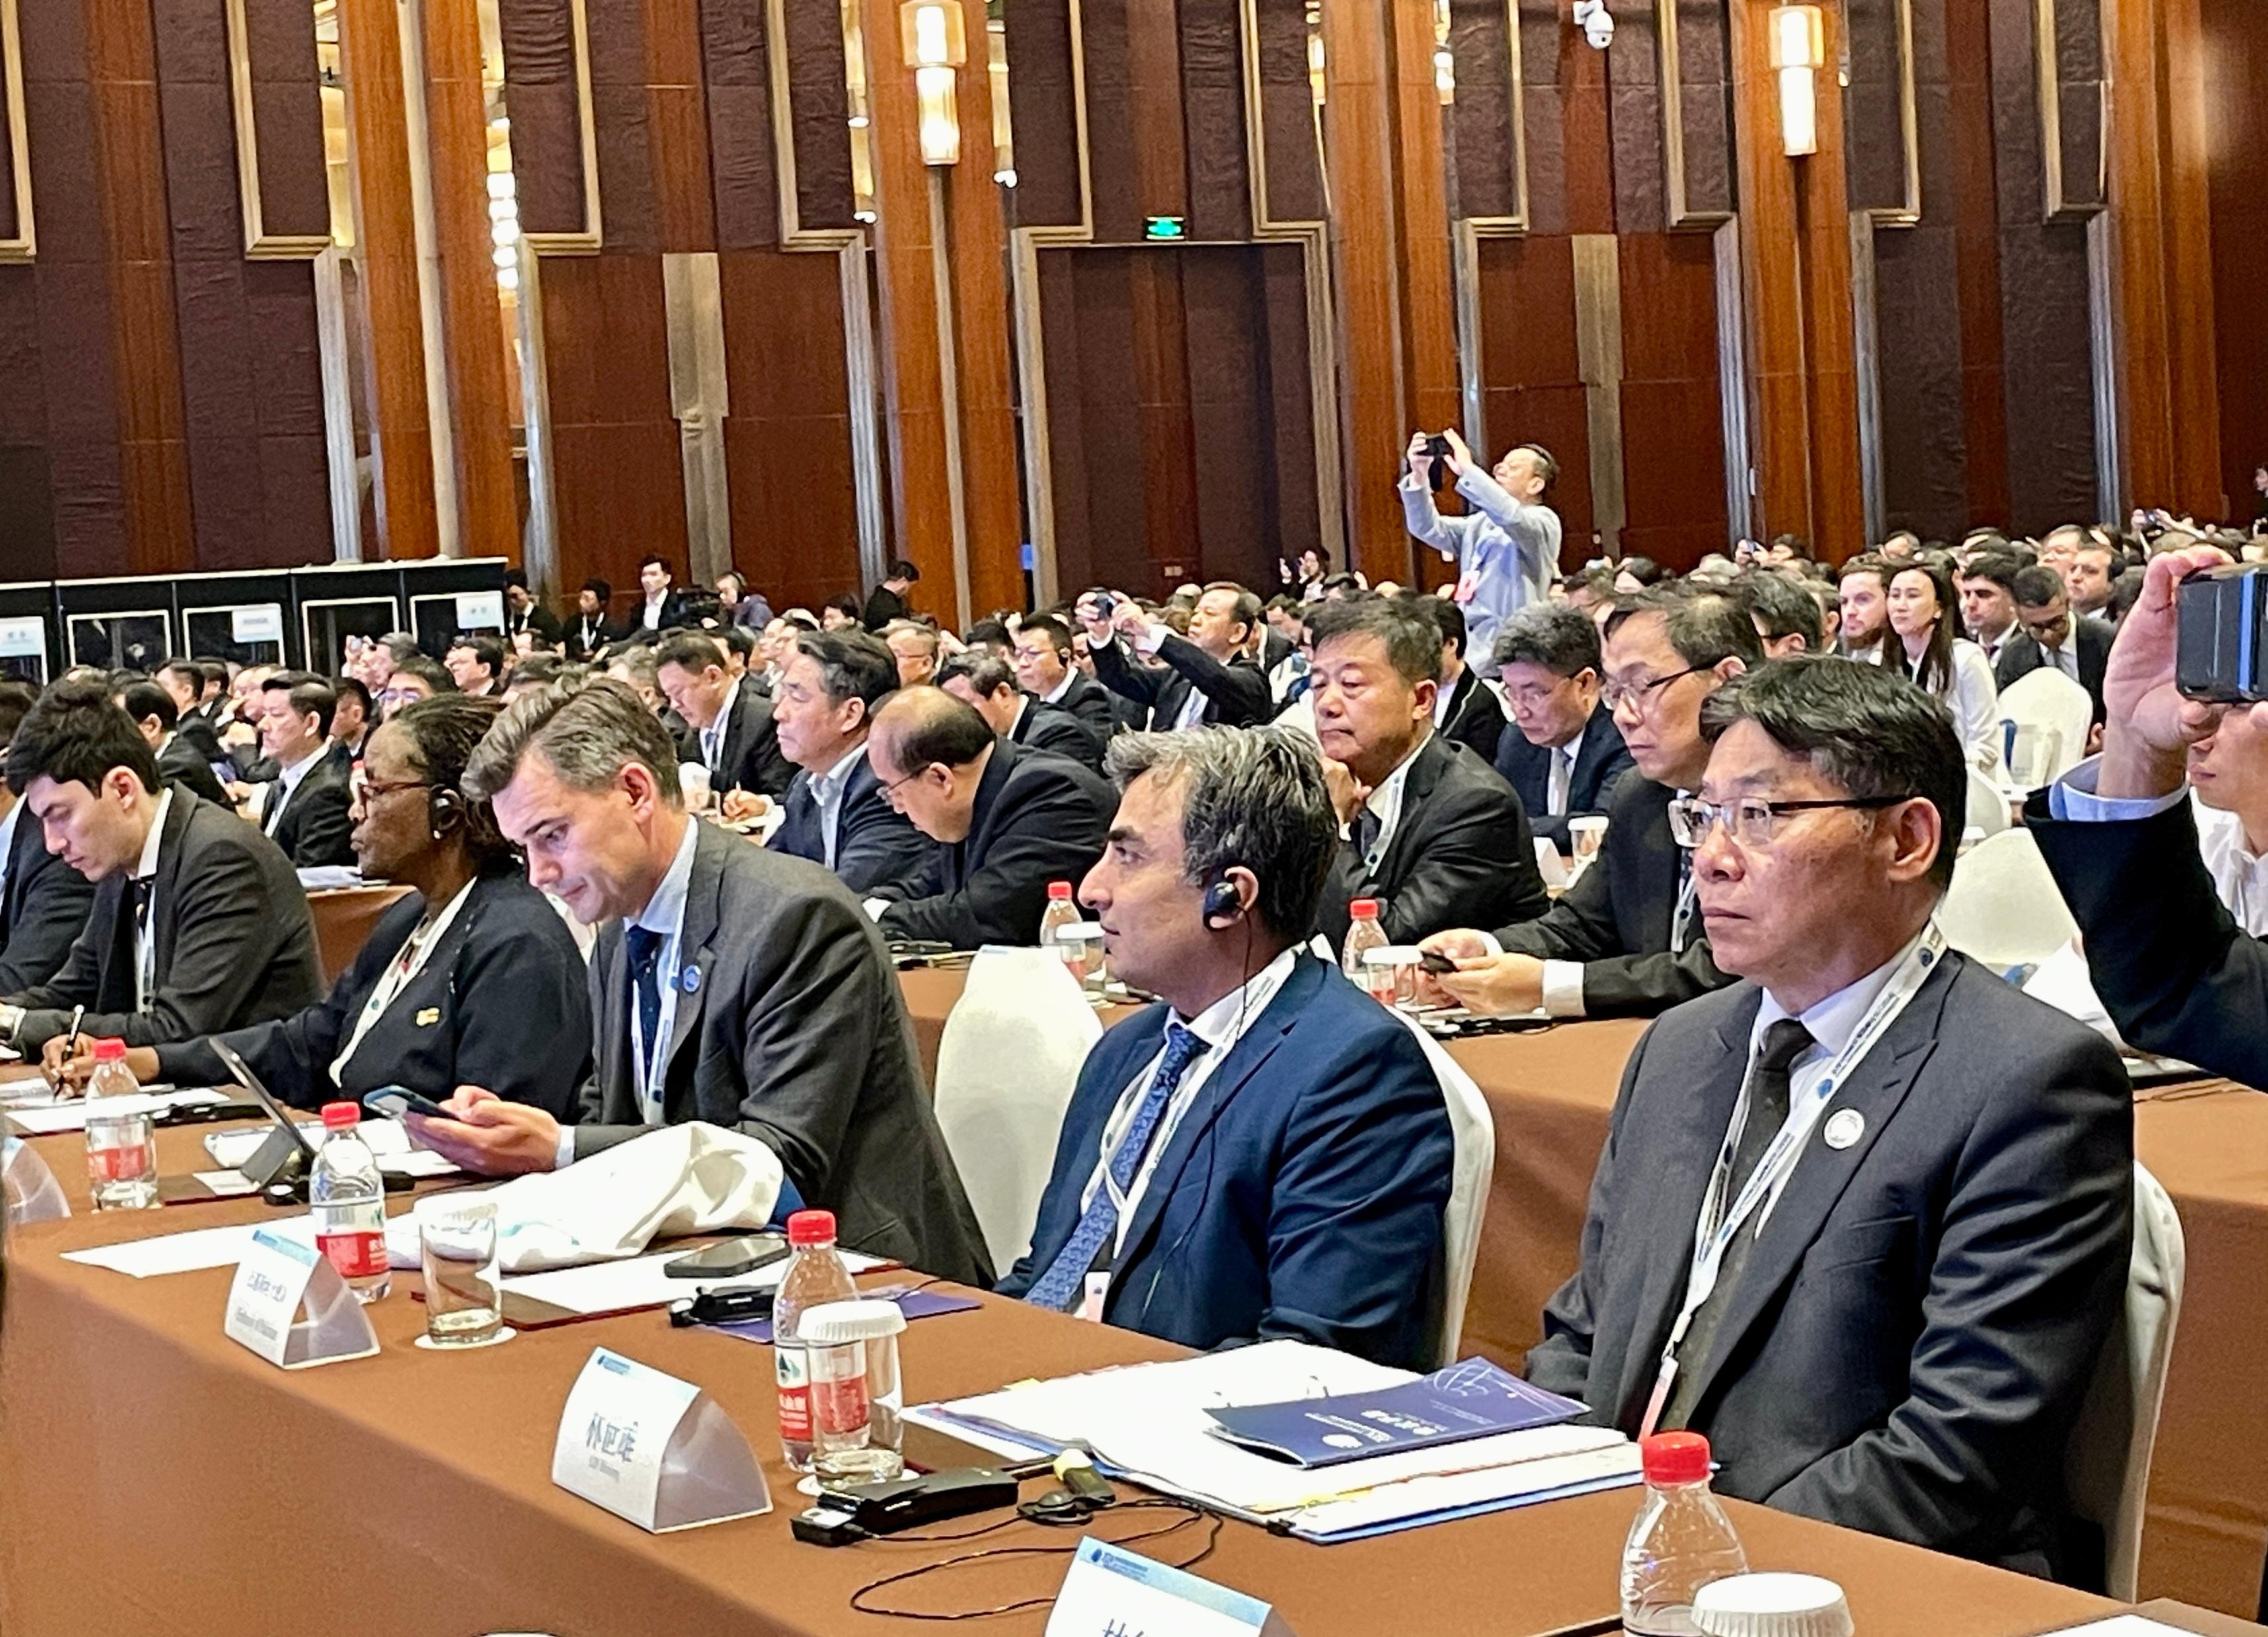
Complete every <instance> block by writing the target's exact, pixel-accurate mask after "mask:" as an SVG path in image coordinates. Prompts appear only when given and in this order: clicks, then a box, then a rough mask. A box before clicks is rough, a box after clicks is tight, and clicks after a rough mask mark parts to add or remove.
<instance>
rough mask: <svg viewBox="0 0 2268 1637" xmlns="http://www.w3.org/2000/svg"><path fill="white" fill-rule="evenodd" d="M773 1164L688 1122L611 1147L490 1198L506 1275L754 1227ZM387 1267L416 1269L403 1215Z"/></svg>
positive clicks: (412, 1223) (759, 1152)
mask: <svg viewBox="0 0 2268 1637" xmlns="http://www.w3.org/2000/svg"><path fill="white" fill-rule="evenodd" d="M781 1180H782V1173H781V1170H780V1162H779V1156H778V1155H777V1154H774V1153H773V1152H772V1151H771V1150H770V1148H768V1147H765V1146H764V1145H763V1144H762V1143H761V1142H758V1141H757V1140H756V1139H755V1138H753V1137H748V1136H744V1135H742V1134H741V1133H740V1132H734V1131H726V1130H725V1128H724V1127H722V1126H719V1125H709V1124H708V1123H706V1122H705V1121H702V1120H695V1121H693V1122H691V1123H690V1124H689V1125H665V1126H663V1127H661V1128H660V1129H659V1130H657V1131H651V1132H647V1133H646V1134H645V1135H644V1136H643V1137H636V1138H632V1139H630V1141H628V1142H625V1143H618V1144H616V1145H615V1147H611V1148H608V1149H606V1150H605V1151H603V1152H602V1153H599V1154H593V1155H592V1156H591V1157H590V1158H589V1159H587V1160H578V1161H576V1162H575V1163H574V1164H572V1165H571V1166H569V1167H568V1168H567V1169H565V1170H563V1171H538V1172H535V1173H534V1174H532V1175H530V1176H519V1177H515V1178H513V1179H512V1181H511V1182H508V1183H504V1184H501V1185H499V1186H497V1187H496V1188H493V1189H490V1191H489V1195H488V1197H489V1198H492V1199H494V1200H495V1201H496V1204H497V1255H498V1257H499V1259H500V1260H501V1262H502V1264H503V1269H504V1272H507V1273H535V1272H542V1271H543V1270H544V1269H546V1268H554V1267H577V1266H579V1265H583V1264H585V1263H589V1262H618V1261H621V1260H622V1259H623V1258H624V1257H634V1256H637V1255H638V1254H639V1253H641V1252H642V1251H644V1250H645V1248H646V1245H647V1243H648V1242H650V1241H652V1240H655V1239H674V1238H677V1237H680V1236H681V1235H687V1234H714V1233H722V1232H724V1231H725V1230H727V1229H730V1228H762V1226H763V1225H764V1224H765V1223H766V1222H769V1221H770V1220H771V1217H772V1211H773V1208H774V1207H775V1206H777V1205H778V1203H779V1193H780V1183H781ZM386 1253H387V1260H388V1261H389V1262H391V1263H392V1264H393V1265H394V1266H396V1267H416V1265H417V1223H416V1219H415V1217H414V1215H412V1214H411V1213H406V1212H405V1213H403V1214H401V1215H400V1216H397V1217H394V1219H392V1220H390V1221H388V1222H387V1225H386Z"/></svg>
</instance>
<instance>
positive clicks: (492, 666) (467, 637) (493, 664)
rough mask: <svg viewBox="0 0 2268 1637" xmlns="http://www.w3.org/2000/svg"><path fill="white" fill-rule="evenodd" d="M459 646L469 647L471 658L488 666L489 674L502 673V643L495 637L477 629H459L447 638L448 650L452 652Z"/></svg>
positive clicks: (496, 674)
mask: <svg viewBox="0 0 2268 1637" xmlns="http://www.w3.org/2000/svg"><path fill="white" fill-rule="evenodd" d="M460 648H470V649H471V650H472V651H473V658H474V659H475V660H477V661H478V662H479V663H481V664H482V665H485V666H487V667H489V675H490V676H492V677H496V676H502V675H504V645H503V644H502V643H500V642H498V641H497V639H496V638H493V637H490V636H485V635H483V634H482V633H481V632H479V631H460V632H459V633H458V634H457V635H456V636H454V637H452V638H449V648H448V651H449V652H450V653H455V652H456V651H457V650H458V649H460Z"/></svg>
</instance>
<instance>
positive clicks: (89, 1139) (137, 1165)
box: [86, 1040, 158, 1211]
mask: <svg viewBox="0 0 2268 1637" xmlns="http://www.w3.org/2000/svg"><path fill="white" fill-rule="evenodd" d="M105 1102H108V1103H110V1105H111V1110H105V1108H104V1106H103V1104H104V1103H105ZM86 1180H87V1186H88V1187H89V1189H91V1190H92V1192H93V1194H94V1208H95V1209H96V1210H98V1211H117V1210H129V1211H139V1210H144V1209H146V1208H148V1207H149V1206H154V1205H156V1204H157V1203H158V1133H157V1131H156V1128H155V1123H154V1122H153V1121H152V1120H151V1117H150V1105H149V1104H148V1103H147V1102H144V1100H143V1098H142V1085H141V1082H140V1081H138V1080H136V1079H135V1078H134V1071H133V1070H132V1069H130V1068H128V1067H127V1066H126V1043H125V1042H124V1041H122V1040H98V1041H96V1042H95V1043H94V1073H92V1075H90V1076H88V1078H87V1082H86Z"/></svg>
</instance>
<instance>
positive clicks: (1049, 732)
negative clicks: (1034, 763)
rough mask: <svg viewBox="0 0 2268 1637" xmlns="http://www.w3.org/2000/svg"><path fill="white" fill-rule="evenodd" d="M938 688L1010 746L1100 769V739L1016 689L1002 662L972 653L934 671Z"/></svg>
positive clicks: (1065, 713)
mask: <svg viewBox="0 0 2268 1637" xmlns="http://www.w3.org/2000/svg"><path fill="white" fill-rule="evenodd" d="M937 685H938V686H939V687H940V688H942V689H945V691H946V692H947V693H949V694H951V695H952V696H953V697H954V698H956V699H958V700H960V701H961V703H962V704H966V705H970V706H973V707H975V709H976V714H977V715H979V716H981V717H983V719H985V720H986V721H987V722H989V723H990V724H991V725H992V731H993V732H994V733H996V734H999V735H1000V737H1001V738H1003V739H1005V740H1006V741H1009V742H1010V743H1011V744H1018V745H1021V746H1023V747H1024V748H1026V749H1027V750H1044V751H1046V752H1048V753H1049V755H1051V756H1069V757H1070V758H1071V760H1072V761H1074V762H1076V763H1079V765H1080V766H1081V767H1083V768H1086V769H1087V770H1088V771H1090V772H1094V773H1098V774H1099V773H1101V771H1102V741H1101V740H1099V739H1097V738H1096V737H1095V736H1094V734H1091V733H1089V732H1088V731H1087V729H1086V723H1084V722H1082V721H1080V720H1079V718H1077V717H1075V716H1073V715H1072V714H1071V712H1068V711H1059V710H1057V708H1056V707H1055V706H1053V705H1051V704H1041V703H1040V702H1039V701H1038V700H1036V699H1035V698H1033V697H1032V696H1031V695H1029V694H1027V693H1026V692H1025V691H1024V690H1023V689H1020V688H1019V687H1017V686H1016V674H1015V672H1014V671H1013V670H1011V669H1010V668H1009V667H1008V662H1007V661H1006V660H1001V659H996V658H994V657H993V656H992V655H991V654H989V653H978V652H976V651H974V650H971V651H970V652H968V653H956V654H954V656H953V658H951V659H950V660H946V662H945V663H944V664H943V665H942V666H940V667H938V673H937Z"/></svg>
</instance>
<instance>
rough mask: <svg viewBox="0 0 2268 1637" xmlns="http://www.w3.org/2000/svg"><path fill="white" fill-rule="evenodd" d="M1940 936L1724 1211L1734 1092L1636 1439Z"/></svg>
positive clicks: (1791, 1115) (1899, 978)
mask: <svg viewBox="0 0 2268 1637" xmlns="http://www.w3.org/2000/svg"><path fill="white" fill-rule="evenodd" d="M1944 955H1945V934H1944V933H1941V932H1940V931H1939V930H1938V926H1937V922H1936V921H1935V920H1934V919H1933V920H1931V922H1930V923H1929V925H1927V926H1925V927H1924V928H1923V929H1922V933H1921V937H1920V939H1919V940H1918V941H1917V942H1916V943H1915V945H1914V947H1913V948H1911V949H1910V950H1908V951H1907V952H1906V957H1905V959H1904V960H1903V961H1901V962H1898V969H1897V970H1896V971H1895V972H1893V973H1891V974H1890V981H1889V984H1886V985H1884V987H1883V989H1882V992H1881V994H1879V995H1876V996H1875V997H1874V1005H1872V1006H1870V1007H1867V1014H1866V1016H1864V1017H1863V1018H1861V1019H1859V1027H1858V1028H1857V1029H1854V1030H1853V1031H1852V1035H1851V1038H1850V1039H1849V1040H1848V1041H1846V1042H1845V1043H1844V1046H1843V1050H1842V1051H1838V1052H1837V1053H1836V1054H1835V1057H1834V1059H1833V1060H1832V1061H1831V1062H1830V1063H1829V1064H1828V1066H1827V1072H1826V1073H1825V1074H1823V1076H1821V1078H1820V1080H1819V1083H1818V1084H1817V1085H1815V1086H1814V1087H1813V1088H1811V1089H1810V1090H1809V1091H1808V1092H1806V1093H1805V1094H1804V1096H1803V1100H1802V1101H1801V1102H1798V1103H1796V1104H1795V1105H1794V1106H1793V1107H1792V1108H1791V1109H1790V1110H1788V1116H1787V1118H1786V1121H1784V1122H1783V1123H1782V1124H1781V1125H1780V1128H1779V1132H1778V1135H1776V1136H1775V1137H1773V1139H1772V1140H1771V1147H1768V1148H1766V1149H1765V1150H1764V1155H1763V1157H1762V1158H1761V1159H1759V1160H1758V1161H1756V1169H1755V1170H1753V1171H1751V1172H1749V1180H1748V1181H1747V1182H1745V1183H1743V1184H1741V1191H1740V1192H1739V1193H1738V1194H1737V1195H1735V1196H1734V1198H1733V1201H1732V1203H1731V1206H1729V1208H1728V1207H1727V1205H1726V1203H1725V1187H1726V1184H1727V1182H1728V1181H1729V1180H1730V1178H1731V1176H1732V1174H1733V1155H1734V1150H1735V1149H1736V1148H1738V1147H1739V1146H1740V1139H1741V1128H1742V1125H1746V1124H1747V1122H1748V1117H1749V1088H1748V1084H1747V1080H1746V1078H1745V1076H1744V1077H1743V1079H1742V1086H1741V1097H1740V1102H1739V1103H1738V1104H1737V1105H1736V1106H1735V1108H1734V1111H1733V1118H1732V1120H1731V1121H1730V1122H1729V1123H1728V1124H1727V1126H1726V1128H1725V1139H1724V1141H1723V1142H1722V1143H1720V1144H1719V1146H1718V1149H1717V1163H1716V1165H1715V1167H1714V1168H1713V1169H1712V1170H1711V1171H1710V1173H1709V1187H1708V1191H1707V1192H1705V1193H1704V1194H1703V1195H1702V1197H1701V1220H1700V1223H1699V1226H1698V1228H1697V1230H1696V1232H1695V1234H1694V1238H1693V1265H1692V1269H1691V1271H1690V1272H1689V1273H1688V1274H1687V1276H1686V1279H1685V1301H1684V1303H1683V1306H1682V1307H1680V1308H1679V1309H1678V1312H1677V1322H1676V1323H1675V1324H1673V1325H1671V1326H1670V1330H1669V1339H1668V1342H1666V1343H1665V1344H1664V1345H1663V1346H1662V1349H1661V1373H1660V1374H1659V1375H1657V1376H1656V1377H1655V1379H1654V1383H1653V1398H1652V1399H1651V1400H1650V1401H1649V1402H1648V1404H1647V1405H1646V1420H1645V1422H1644V1424H1643V1425H1642V1426H1641V1427H1640V1428H1639V1433H1638V1435H1639V1436H1640V1437H1645V1436H1646V1435H1648V1434H1651V1433H1652V1432H1653V1429H1654V1424H1655V1423H1656V1422H1657V1421H1659V1420H1660V1419H1661V1412H1662V1407H1663V1406H1664V1405H1667V1404H1668V1402H1669V1390H1670V1387H1671V1384H1672V1383H1675V1381H1676V1379H1677V1350H1678V1348H1679V1347H1680V1346H1683V1345H1684V1341H1685V1332H1686V1331H1688V1330H1690V1329H1691V1328H1692V1324H1693V1316H1694V1315H1695V1314H1697V1313H1698V1312H1699V1311H1700V1310H1701V1309H1702V1306H1703V1305H1704V1304H1705V1302H1707V1301H1708V1300H1709V1298H1710V1296H1711V1295H1712V1294H1713V1293H1714V1292H1715V1290H1716V1288H1717V1276H1718V1274H1719V1272H1720V1271H1721V1270H1722V1269H1723V1267H1724V1265H1725V1252H1726V1251H1727V1250H1729V1249H1731V1248H1732V1244H1733V1242H1734V1239H1736V1238H1738V1237H1739V1236H1740V1234H1741V1232H1742V1228H1744V1227H1746V1226H1747V1223H1748V1220H1749V1218H1750V1217H1752V1216H1754V1217H1757V1218H1758V1220H1757V1224H1756V1228H1757V1231H1759V1232H1761V1231H1762V1230H1763V1226H1764V1223H1763V1220H1762V1219H1763V1218H1764V1217H1766V1216H1769V1215H1771V1206H1772V1204H1773V1203H1774V1202H1776V1201H1777V1199H1778V1196H1779V1191H1780V1189H1781V1187H1782V1186H1783V1185H1784V1184H1786V1181H1787V1178H1788V1175H1789V1173H1791V1172H1792V1171H1793V1170H1794V1169H1795V1163H1796V1161H1797V1160H1798V1159H1799V1158H1800V1156H1801V1154H1802V1151H1803V1145H1804V1142H1805V1140H1806V1139H1808V1138H1809V1136H1810V1135H1811V1128H1812V1127H1813V1126H1814V1125H1817V1124H1818V1123H1819V1117H1820V1116H1821V1115H1823V1114H1824V1113H1825V1112H1826V1111H1827V1105H1828V1103H1829V1102H1832V1101H1833V1100H1834V1096H1835V1094H1836V1093H1837V1091H1839V1090H1841V1089H1842V1088H1843V1086H1844V1083H1845V1080H1848V1079H1849V1077H1850V1075H1851V1073H1852V1070H1854V1069H1856V1068H1857V1067H1858V1066H1859V1064H1860V1063H1861V1062H1863V1061H1864V1060H1865V1058H1866V1056H1867V1052H1868V1051H1872V1050H1873V1049H1874V1044H1875V1043H1876V1042H1877V1041H1879V1040H1881V1037H1882V1036H1883V1034H1884V1033H1885V1032H1887V1031H1888V1029H1889V1027H1890V1025H1891V1024H1892V1023H1894V1022H1896V1021H1897V1019H1898V1014H1900V1013H1902V1012H1904V1010H1905V1009H1906V1007H1907V1006H1908V1004H1909V1003H1911V1001H1912V999H1913V998H1914V996H1915V995H1917V994H1918V993H1919V992H1921V986H1922V985H1923V984H1925V983H1926V982H1928V981H1929V975H1930V974H1931V973H1932V972H1933V971H1934V970H1937V964H1938V962H1940V960H1941V959H1943V958H1944Z"/></svg>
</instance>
